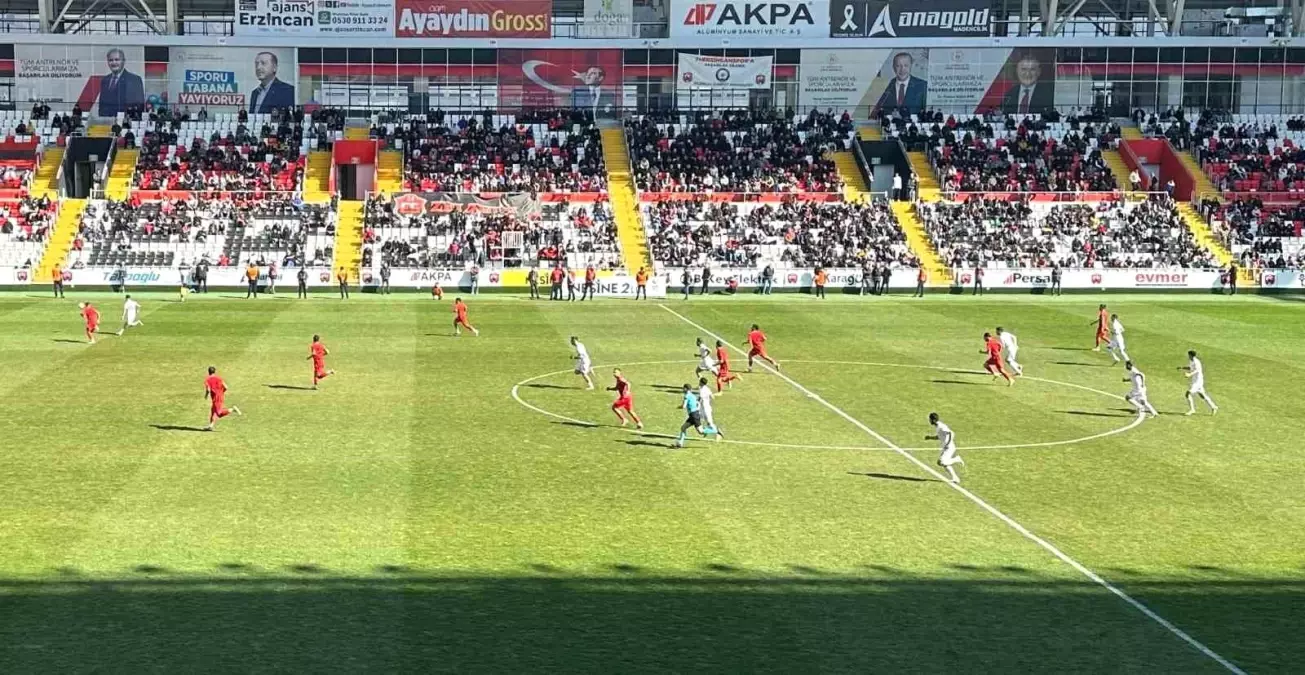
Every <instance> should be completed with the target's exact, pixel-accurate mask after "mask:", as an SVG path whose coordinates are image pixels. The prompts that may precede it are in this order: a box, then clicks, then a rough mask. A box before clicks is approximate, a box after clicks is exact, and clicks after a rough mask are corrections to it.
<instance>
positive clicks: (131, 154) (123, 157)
mask: <svg viewBox="0 0 1305 675" xmlns="http://www.w3.org/2000/svg"><path fill="white" fill-rule="evenodd" d="M139 160H140V150H126V149H120V150H118V152H117V154H115V155H114V156H113V166H111V167H109V180H107V181H105V183H104V196H105V197H106V198H108V199H111V200H113V201H115V202H121V201H126V200H127V197H128V196H129V195H131V181H132V178H134V177H135V176H136V162H137V161H139Z"/></svg>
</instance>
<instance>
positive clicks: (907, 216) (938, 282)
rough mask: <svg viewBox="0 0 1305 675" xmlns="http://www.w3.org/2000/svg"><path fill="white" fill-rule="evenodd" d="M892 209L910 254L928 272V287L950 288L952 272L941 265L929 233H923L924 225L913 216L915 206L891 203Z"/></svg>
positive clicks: (941, 262) (904, 203) (907, 203)
mask: <svg viewBox="0 0 1305 675" xmlns="http://www.w3.org/2000/svg"><path fill="white" fill-rule="evenodd" d="M892 208H893V215H894V216H896V217H897V224H898V226H900V227H901V228H902V233H903V234H905V235H906V244H907V246H910V247H911V254H912V255H914V256H915V257H916V258H919V260H920V264H921V265H923V266H924V268H925V270H927V271H928V272H929V285H930V286H951V285H952V271H951V269H950V268H948V267H947V266H946V265H944V264H943V261H942V258H941V257H940V256H939V255H938V249H936V248H934V246H933V241H932V240H930V239H929V233H928V232H925V231H924V223H922V222H920V217H919V216H917V215H916V214H915V205H914V204H912V203H911V202H893V203H892Z"/></svg>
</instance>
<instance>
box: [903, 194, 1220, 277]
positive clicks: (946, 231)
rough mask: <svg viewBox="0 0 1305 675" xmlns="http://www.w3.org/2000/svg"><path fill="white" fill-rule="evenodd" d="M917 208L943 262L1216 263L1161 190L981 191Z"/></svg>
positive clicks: (1068, 264) (1193, 265) (1150, 265)
mask: <svg viewBox="0 0 1305 675" xmlns="http://www.w3.org/2000/svg"><path fill="white" fill-rule="evenodd" d="M919 209H920V211H919V213H920V216H921V220H922V221H923V222H924V224H925V228H926V230H927V231H928V232H929V235H930V237H931V238H932V239H933V241H934V244H935V245H936V246H937V248H938V251H939V253H940V254H941V256H942V258H943V260H944V262H946V263H947V264H949V265H950V266H952V267H962V268H972V267H991V266H1004V267H1007V268H1015V267H1050V266H1052V265H1057V266H1061V267H1102V268H1134V267H1143V268H1170V267H1184V268H1199V267H1212V266H1215V261H1214V260H1213V259H1212V258H1211V256H1210V254H1209V253H1208V252H1206V251H1205V250H1204V249H1203V248H1202V247H1201V246H1200V245H1199V244H1197V243H1196V241H1195V240H1194V239H1192V236H1191V233H1190V232H1189V231H1188V230H1187V228H1186V226H1185V225H1184V224H1183V222H1182V219H1181V216H1179V214H1178V211H1177V209H1176V205H1175V203H1174V201H1173V200H1172V199H1170V198H1169V197H1167V196H1165V195H1153V196H1151V197H1150V198H1148V199H1147V200H1146V201H1143V202H1136V203H1135V202H1130V201H1102V202H1098V203H1077V204H1054V205H1047V204H1043V203H1037V202H1030V201H1028V200H1003V199H981V198H980V199H969V200H966V201H964V202H960V203H946V202H943V203H938V204H922V205H920V207H919Z"/></svg>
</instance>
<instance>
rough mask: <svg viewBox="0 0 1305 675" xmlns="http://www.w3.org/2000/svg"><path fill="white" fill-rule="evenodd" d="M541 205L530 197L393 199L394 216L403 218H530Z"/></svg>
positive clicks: (457, 194)
mask: <svg viewBox="0 0 1305 675" xmlns="http://www.w3.org/2000/svg"><path fill="white" fill-rule="evenodd" d="M539 208H540V203H539V200H538V199H535V198H534V197H533V196H532V195H531V194H530V193H526V192H518V193H513V194H505V195H498V196H493V197H491V196H484V195H479V194H476V193H472V192H409V193H407V194H402V195H399V196H397V197H395V198H394V212H395V213H397V214H399V215H403V216H416V215H421V214H423V213H428V214H439V213H451V212H453V211H461V212H463V213H510V214H513V215H516V216H517V217H519V218H529V217H531V216H534V215H536V214H538V213H539Z"/></svg>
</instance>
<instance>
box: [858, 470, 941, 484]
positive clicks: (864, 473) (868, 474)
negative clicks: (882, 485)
mask: <svg viewBox="0 0 1305 675" xmlns="http://www.w3.org/2000/svg"><path fill="white" fill-rule="evenodd" d="M847 475H849V476H865V477H866V478H877V479H879V480H899V481H902V482H903V483H937V482H938V481H936V480H934V479H932V478H916V477H915V476H899V475H897V474H893V473H874V472H872V471H848V472H847Z"/></svg>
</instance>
